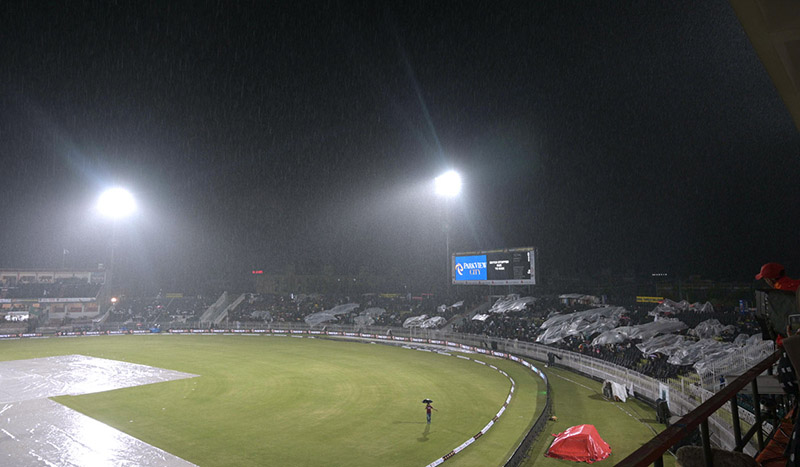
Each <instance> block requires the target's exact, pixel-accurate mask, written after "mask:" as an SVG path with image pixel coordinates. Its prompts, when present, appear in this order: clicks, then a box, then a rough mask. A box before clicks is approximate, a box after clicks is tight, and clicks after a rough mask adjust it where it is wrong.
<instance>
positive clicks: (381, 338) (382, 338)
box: [0, 329, 550, 467]
mask: <svg viewBox="0 0 800 467" xmlns="http://www.w3.org/2000/svg"><path fill="white" fill-rule="evenodd" d="M126 334H128V335H148V334H161V333H160V332H152V331H146V330H129V331H83V332H63V333H61V332H59V333H56V334H54V335H52V336H47V335H43V334H41V333H22V334H0V340H6V339H20V338H35V337H39V338H42V337H45V338H47V337H79V336H100V335H109V336H120V335H126ZM163 334H166V335H176V336H180V335H220V334H222V335H239V336H241V335H257V336H258V335H261V336H273V335H274V336H276V337H278V336H279V337H285V336H286V335H293V336H294V335H297V336H296V337H302V335H303V334H306V335H309V337H312V338H313V337H316V336H327V337H334V339H335V340H367V341H369V342H376V341H377V342H383V343H386V344H388V345H396V344H395V342H410V341H412V339H411V338H408V337H402V336H386V335H380V334H369V333H361V332H339V331H311V330H300V329H292V330H285V329H269V330H265V329H235V330H233V329H231V330H228V329H214V330H209V329H170V330H168V331H166V332H164V333H163ZM413 341H414V343H413V344H411V345H415V344H416V345H418V346H424V347H428V346H438V347H442V346H444V347H445V348H448V347H455V348H456V349H455V350H459V349H461V350H465V351H468V352H475V353H481V354H487V353H488V352H483V351H482V350H484V349H481V348H480V347H474V346H471V345H466V344H460V343H456V342H452V341H446V342H443V341H440V340H436V339H420V338H414V339H413ZM402 346H403V347H405V348H414V347H411V346H410V345H409V344H403V345H402ZM438 353H439V354H441V355H447V356H454V357H459V358H462V359H468V360H471V361H473V362H475V363H477V364H480V365H484V366H487V367H489V368H492V369H494V370H495V371H497V372H498V373H500V374H502V375H503V376H505V377H506V378H508V380H509V382H510V383H511V389H510V390H509V393H508V397H507V398H506V400H505V401H504V402H503V405H502V406H501V407H500V410H499V411H498V412H497V414H496V415H495V416H494V417H493V418H492V419H491V420H490V421H489V423H487V424H486V426H484V427H483V428H481V430H480V431H478V433H476V434H475V435H474V436H472V437H471V438H469V439H468V440H466V441H464V442H463V443H461V444H460V445H459V446H457V447H455V448H454V449H453V450H451V451H450V452H448V453H447V454H445V455H444V456H442V457H440V458H438V459H436V460H435V461H433V462H431V463H430V464H428V465H426V467H435V466H438V465H440V464H442V463H443V462H445V461H447V460H448V459H450V458H451V457H453V456H455V455H456V454H458V453H459V452H461V451H463V450H464V449H466V448H467V446H469V445H471V444H472V443H474V442H475V441H477V440H478V438H480V437H481V436H483V435H484V434H486V432H488V431H489V429H490V428H491V427H492V426H493V425H494V424H495V422H497V420H499V419H500V417H501V416H502V415H503V413H505V411H506V408H507V407H508V405H509V404H510V403H511V399H512V397H513V395H514V390H515V388H516V382H515V381H514V379H513V378H512V377H511V376H509V375H508V374H507V373H506V372H504V371H503V370H501V369H499V368H497V367H495V366H494V365H491V364H487V363H486V362H483V361H481V360H476V359H473V358H469V357H464V356H462V355H452V354H449V353H446V352H438ZM491 355H493V356H495V357H498V358H504V359H507V360H511V361H513V362H516V363H520V364H522V365H523V366H525V367H527V368H528V369H530V370H531V371H532V372H534V373H535V374H536V375H538V376H539V377H540V378H542V380H543V381H544V383H545V386H546V387H547V388H548V393H549V390H550V385H549V383H548V381H547V376H546V375H545V374H544V373H543V372H542V371H540V370H539V369H538V368H536V367H535V366H534V365H532V364H531V363H530V362H528V361H526V360H524V359H522V358H520V357H517V356H514V355H512V354H508V353H505V352H497V351H492V352H491ZM539 418H540V419H541V415H540V417H539ZM517 449H519V447H518V448H517Z"/></svg>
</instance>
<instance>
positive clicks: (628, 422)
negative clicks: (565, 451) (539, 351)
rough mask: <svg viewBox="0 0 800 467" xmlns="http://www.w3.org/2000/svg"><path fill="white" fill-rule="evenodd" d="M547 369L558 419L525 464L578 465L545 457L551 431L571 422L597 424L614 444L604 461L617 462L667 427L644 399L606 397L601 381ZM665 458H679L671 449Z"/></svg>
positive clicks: (671, 461) (668, 460) (672, 462)
mask: <svg viewBox="0 0 800 467" xmlns="http://www.w3.org/2000/svg"><path fill="white" fill-rule="evenodd" d="M544 371H545V374H547V377H548V379H549V381H550V387H551V390H552V393H553V407H554V413H555V415H556V417H557V418H558V420H557V421H555V422H549V423H548V425H547V430H546V432H545V433H543V434H542V435H541V436H540V437H539V438H538V439H537V441H536V443H534V446H533V447H532V448H531V450H530V453H529V455H530V457H529V459H528V460H527V461H526V462H525V464H523V465H525V466H527V467H530V466H533V465H536V466H556V465H561V466H567V465H575V463H574V462H570V461H566V460H559V459H551V458H548V457H544V454H545V452H547V448H548V447H550V443H551V442H552V440H553V436H551V435H552V434H555V433H560V432H562V431H564V430H566V429H567V428H569V427H571V426H575V425H582V424H590V425H594V426H595V427H596V428H597V431H598V433H599V434H600V436H601V437H602V438H603V440H605V442H607V443H608V444H609V445H610V446H611V456H609V457H608V458H607V459H605V460H603V461H601V462H599V464H600V465H614V464H616V463H617V462H619V461H621V460H622V459H624V458H625V457H627V456H628V455H629V454H630V453H632V452H634V451H635V450H637V449H639V448H640V447H641V446H642V445H643V444H645V443H646V442H648V441H650V440H651V439H652V438H653V437H654V436H655V435H656V434H658V433H660V432H661V431H663V430H664V428H665V427H664V425H662V424H660V423H658V422H656V413H655V410H654V409H653V408H651V407H649V406H648V405H646V404H644V403H643V402H641V401H638V400H636V399H633V398H629V399H628V400H627V402H625V403H622V402H611V401H608V400H606V399H605V398H604V397H603V396H602V384H601V383H600V382H599V381H595V380H592V379H590V378H586V377H584V376H581V375H578V374H576V373H573V372H570V371H566V370H563V369H558V368H546V369H544ZM663 459H664V465H665V466H674V465H675V458H674V457H673V456H672V455H670V454H669V453H668V454H666V455H665V456H664V457H663Z"/></svg>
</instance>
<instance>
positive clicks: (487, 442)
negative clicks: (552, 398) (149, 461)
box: [0, 336, 544, 466]
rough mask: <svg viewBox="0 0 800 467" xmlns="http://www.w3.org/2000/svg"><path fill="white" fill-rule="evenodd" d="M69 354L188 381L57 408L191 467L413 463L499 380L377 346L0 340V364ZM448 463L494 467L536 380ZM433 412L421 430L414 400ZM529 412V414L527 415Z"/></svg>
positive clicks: (482, 412) (456, 427) (464, 421)
mask: <svg viewBox="0 0 800 467" xmlns="http://www.w3.org/2000/svg"><path fill="white" fill-rule="evenodd" d="M68 354H81V355H88V356H94V357H102V358H109V359H114V360H121V361H128V362H132V363H139V364H145V365H152V366H156V367H160V368H167V369H171V370H178V371H183V372H187V373H193V374H198V375H201V376H200V377H198V378H191V379H186V380H179V381H172V382H166V383H158V384H151V385H147V386H139V387H134V388H126V389H120V390H114V391H107V392H103V393H97V394H88V395H82V396H74V397H72V396H63V397H57V398H55V400H57V401H58V402H60V403H62V404H64V405H66V406H68V407H71V408H73V409H75V410H78V411H80V412H82V413H84V414H86V415H89V416H91V417H93V418H95V419H97V420H100V421H102V422H104V423H107V424H109V425H111V426H114V427H116V428H118V429H120V430H122V431H124V432H126V433H128V434H130V435H132V436H135V437H136V438H139V439H141V440H143V441H145V442H147V443H150V444H152V445H155V446H158V447H159V448H162V449H164V450H166V451H167V452H170V453H172V454H175V455H177V456H179V457H182V458H184V459H186V460H188V461H190V462H193V463H196V464H199V465H203V466H214V465H236V466H246V465H348V466H358V465H365V466H366V465H370V466H374V465H425V464H427V463H429V462H432V461H434V460H435V459H437V458H438V457H440V456H442V455H444V454H446V453H448V452H449V451H450V450H451V449H452V448H454V447H456V446H458V445H459V444H461V443H462V442H464V441H466V440H467V439H469V438H470V437H471V436H472V435H474V434H475V433H477V432H478V431H479V430H480V429H481V428H483V426H484V425H486V423H487V422H488V421H489V420H491V418H492V417H493V416H494V415H495V414H496V412H497V411H498V410H499V409H500V407H501V406H502V404H503V402H504V401H505V399H506V397H507V395H508V391H509V389H510V383H509V380H508V379H507V378H506V377H505V376H503V375H501V374H500V373H498V372H496V371H494V370H492V369H490V368H488V367H486V366H483V365H479V364H476V363H474V362H471V361H468V360H462V359H458V358H455V357H448V356H443V355H438V354H435V353H429V352H419V351H415V350H408V349H403V348H399V347H391V346H386V345H375V344H364V343H355V342H339V341H331V340H323V339H309V338H304V339H296V338H288V337H287V338H279V337H264V336H252V337H242V336H113V337H92V338H72V339H41V340H20V341H6V342H0V355H2V359H3V360H16V359H24V358H34V357H43V356H51V355H68ZM481 358H482V359H483V360H486V361H488V360H491V362H492V363H494V364H495V365H497V366H499V367H502V368H503V369H505V370H506V371H507V372H508V373H509V374H510V375H511V376H512V377H513V378H514V379H515V381H516V383H517V393H516V394H515V396H514V398H513V400H512V403H511V405H510V406H509V409H508V410H507V411H506V413H505V415H503V417H502V418H501V419H500V422H499V423H497V424H496V425H495V426H494V427H493V428H492V429H491V430H490V432H489V434H488V435H487V436H484V437H482V438H481V439H480V440H478V441H477V442H476V443H474V444H473V445H472V446H470V447H469V448H467V449H466V450H465V451H464V452H462V453H460V454H458V455H457V456H455V457H454V458H452V459H450V460H449V461H448V462H447V464H448V465H460V466H486V465H501V464H502V463H503V461H505V459H506V458H507V457H508V456H510V454H511V453H512V452H513V450H514V447H515V446H516V444H517V443H518V442H519V440H520V439H521V438H522V436H523V435H524V433H525V431H526V430H527V428H528V427H529V426H530V425H531V424H532V422H533V421H534V419H535V416H536V414H538V412H539V411H540V410H541V409H540V408H539V409H537V403H539V402H542V403H543V401H544V399H543V394H540V392H541V391H542V389H543V388H540V386H542V385H541V384H540V382H539V381H540V380H539V381H537V380H538V377H536V376H535V375H533V374H532V373H531V372H530V371H529V370H527V369H525V368H524V367H522V366H520V365H517V364H514V363H513V362H509V361H503V360H497V359H490V358H488V357H483V356H481ZM425 397H430V398H431V399H433V400H434V401H435V402H434V406H436V407H437V408H438V409H439V411H438V412H434V415H433V423H432V424H431V425H430V426H428V425H427V423H425V411H424V406H423V404H422V403H421V400H422V399H423V398H425ZM538 407H541V406H538Z"/></svg>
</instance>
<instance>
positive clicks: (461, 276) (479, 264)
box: [454, 255, 486, 281]
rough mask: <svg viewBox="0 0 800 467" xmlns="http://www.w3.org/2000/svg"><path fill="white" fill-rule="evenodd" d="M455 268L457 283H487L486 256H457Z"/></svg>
mask: <svg viewBox="0 0 800 467" xmlns="http://www.w3.org/2000/svg"><path fill="white" fill-rule="evenodd" d="M454 268H455V278H456V280H457V281H481V280H483V281H485V280H486V255H477V256H456V260H455V265H454Z"/></svg>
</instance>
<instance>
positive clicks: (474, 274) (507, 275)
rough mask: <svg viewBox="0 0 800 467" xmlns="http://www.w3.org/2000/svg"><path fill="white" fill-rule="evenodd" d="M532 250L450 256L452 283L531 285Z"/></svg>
mask: <svg viewBox="0 0 800 467" xmlns="http://www.w3.org/2000/svg"><path fill="white" fill-rule="evenodd" d="M535 256H536V255H535V250H534V249H533V248H520V249H514V250H498V251H486V252H478V253H463V254H459V253H456V254H455V255H453V263H452V266H453V269H452V281H453V283H454V284H491V285H503V284H535V283H536V272H535V271H536V269H535Z"/></svg>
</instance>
